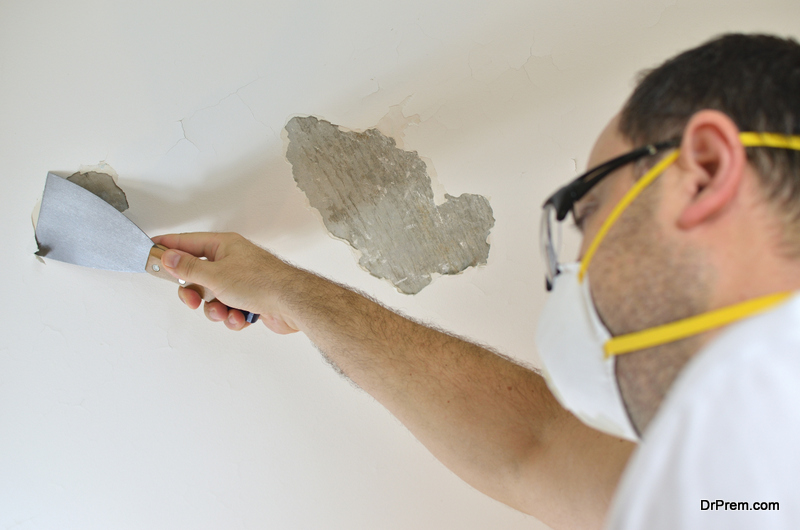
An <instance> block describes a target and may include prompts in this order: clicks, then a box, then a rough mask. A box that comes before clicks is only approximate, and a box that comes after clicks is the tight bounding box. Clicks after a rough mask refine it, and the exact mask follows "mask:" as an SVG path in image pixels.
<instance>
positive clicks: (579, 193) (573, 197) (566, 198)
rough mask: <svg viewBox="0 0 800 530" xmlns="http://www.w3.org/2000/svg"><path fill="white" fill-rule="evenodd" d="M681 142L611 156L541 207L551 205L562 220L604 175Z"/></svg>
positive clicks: (665, 143)
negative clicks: (614, 156)
mask: <svg viewBox="0 0 800 530" xmlns="http://www.w3.org/2000/svg"><path fill="white" fill-rule="evenodd" d="M680 143H681V140H680V138H677V139H674V140H667V141H664V142H658V143H655V144H649V145H645V146H643V147H639V148H637V149H634V150H633V151H630V152H628V153H625V154H624V155H620V156H618V157H616V158H612V159H611V160H609V161H608V162H603V163H602V164H600V165H599V166H595V167H593V168H592V169H590V170H588V171H586V172H585V173H583V174H582V175H580V176H578V177H576V178H575V179H574V180H573V181H572V182H570V183H569V184H566V185H564V186H562V187H561V188H559V189H558V190H557V191H556V192H555V193H553V194H552V195H551V196H550V197H548V198H547V200H546V201H544V204H543V205H542V208H543V209H546V208H547V207H548V206H551V207H553V208H554V209H555V211H556V220H558V221H563V220H564V219H565V218H566V217H567V214H569V213H570V212H571V211H572V208H573V207H574V206H575V203H576V202H578V201H579V200H581V199H582V198H583V197H584V196H585V195H586V194H587V193H589V190H591V189H592V188H593V187H595V186H596V185H597V184H598V183H599V182H600V181H601V180H603V179H604V178H605V177H607V176H608V175H610V174H611V173H613V172H614V171H616V170H617V169H619V168H621V167H622V166H624V165H626V164H631V163H633V162H636V161H637V160H640V159H642V158H644V157H646V156H652V155H655V154H658V152H659V151H663V150H664V149H672V148H675V147H678V146H679V145H680Z"/></svg>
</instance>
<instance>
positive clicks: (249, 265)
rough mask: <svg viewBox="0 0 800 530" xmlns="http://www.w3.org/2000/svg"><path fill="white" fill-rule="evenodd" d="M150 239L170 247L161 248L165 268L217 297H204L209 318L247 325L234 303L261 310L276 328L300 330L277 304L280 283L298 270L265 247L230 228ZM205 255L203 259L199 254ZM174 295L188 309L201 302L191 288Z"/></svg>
mask: <svg viewBox="0 0 800 530" xmlns="http://www.w3.org/2000/svg"><path fill="white" fill-rule="evenodd" d="M153 242H155V243H158V244H161V245H164V246H165V247H167V248H169V249H170V250H168V251H166V252H164V255H163V256H162V257H161V263H162V264H163V265H164V268H166V270H167V271H168V272H169V273H170V274H172V275H173V276H175V277H176V278H181V279H183V280H185V281H186V282H187V284H198V285H202V286H203V287H205V288H207V289H210V290H211V291H212V292H213V293H214V295H215V296H216V297H217V299H216V300H212V301H211V302H206V303H205V306H204V311H205V314H206V317H208V318H209V320H212V321H215V322H219V321H224V322H225V326H227V327H228V329H232V330H240V329H244V328H246V327H248V326H249V324H248V323H247V322H245V320H244V315H243V314H242V312H241V311H239V310H238V309H229V308H228V307H226V306H229V307H231V308H233V307H238V308H241V309H243V310H246V311H251V312H253V313H258V314H260V315H261V319H260V320H261V322H263V323H264V325H265V326H267V327H268V328H269V329H271V330H272V331H274V332H276V333H281V334H285V333H293V332H295V331H298V328H297V326H295V325H294V324H293V323H292V322H291V319H290V318H288V317H287V315H286V313H287V312H286V311H285V309H284V308H282V307H281V304H280V295H279V293H280V288H281V287H283V286H285V285H286V284H287V283H288V282H289V279H290V278H291V277H292V276H293V275H294V274H298V273H301V271H299V270H298V269H295V268H294V267H292V266H291V265H288V264H287V263H285V262H283V261H281V260H280V259H278V258H277V257H275V256H274V255H272V254H270V253H269V252H267V251H266V250H264V249H262V248H260V247H258V246H256V245H254V244H253V243H251V242H250V241H248V240H247V239H245V238H244V237H242V236H240V235H239V234H234V233H226V234H220V233H202V232H197V233H191V234H168V235H163V236H157V237H154V238H153ZM201 257H204V258H206V259H205V260H203V259H200V258H201ZM178 297H179V298H180V299H181V301H183V303H185V304H186V305H187V306H189V307H190V308H192V309H197V308H198V307H199V306H200V302H202V299H201V298H200V295H199V294H197V293H196V292H195V291H193V290H192V289H191V288H185V287H181V288H179V289H178Z"/></svg>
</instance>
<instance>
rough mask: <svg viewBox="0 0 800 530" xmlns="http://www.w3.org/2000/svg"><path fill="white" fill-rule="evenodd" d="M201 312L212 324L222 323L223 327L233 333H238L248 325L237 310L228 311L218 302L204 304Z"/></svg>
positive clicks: (228, 309)
mask: <svg viewBox="0 0 800 530" xmlns="http://www.w3.org/2000/svg"><path fill="white" fill-rule="evenodd" d="M203 312H204V313H205V314H206V317H207V318H208V319H209V320H211V321H212V322H223V321H224V322H225V327H227V328H228V329H231V330H234V331H239V330H240V329H244V328H246V327H247V326H249V325H250V324H248V323H247V322H246V321H245V319H244V315H243V314H242V312H241V311H239V310H238V309H230V308H228V306H226V305H225V304H223V303H222V302H220V301H218V300H212V301H211V302H206V304H205V305H204V306H203Z"/></svg>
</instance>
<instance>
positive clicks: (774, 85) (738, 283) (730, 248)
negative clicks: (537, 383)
mask: <svg viewBox="0 0 800 530" xmlns="http://www.w3.org/2000/svg"><path fill="white" fill-rule="evenodd" d="M741 131H760V132H776V133H783V134H787V135H792V134H800V45H798V44H797V43H796V42H794V41H790V40H783V39H777V38H774V37H768V36H761V35H751V36H747V35H727V36H723V37H720V38H718V39H715V40H713V41H711V42H708V43H706V44H704V45H702V46H700V47H698V48H695V49H693V50H689V51H687V52H684V53H682V54H680V55H678V56H677V57H675V58H673V59H670V60H669V61H667V62H666V63H664V64H663V65H661V66H660V67H658V68H656V69H654V70H652V71H650V72H649V73H647V74H646V75H645V76H644V77H643V78H642V79H641V81H640V83H639V85H638V86H637V88H636V90H635V91H634V93H633V94H632V95H631V97H630V99H629V100H628V102H627V103H626V104H625V106H624V107H623V110H622V112H621V113H620V115H619V116H617V117H615V118H614V119H613V120H612V121H611V123H610V124H609V126H608V127H607V128H606V129H605V130H604V131H603V133H602V134H601V136H600V138H599V139H598V142H597V144H596V146H595V148H594V150H593V152H592V156H591V158H590V162H589V165H590V166H593V165H595V164H599V163H602V162H604V161H606V160H608V159H610V158H613V157H615V156H618V155H620V154H622V153H624V152H627V151H629V150H631V149H632V148H634V147H639V146H641V145H645V144H650V143H655V142H659V141H663V140H670V139H679V140H680V156H679V158H678V159H677V160H676V162H675V163H674V164H673V165H672V166H671V167H670V168H668V169H667V171H665V172H664V174H663V175H662V176H661V177H659V178H658V179H656V181H655V182H654V183H653V184H651V185H650V186H649V187H648V188H646V189H645V191H644V192H643V193H642V194H641V195H640V196H638V197H637V198H636V199H635V200H634V202H633V203H632V204H631V205H630V206H629V207H628V208H627V209H626V210H625V212H624V213H623V214H622V216H621V217H620V218H619V220H618V221H617V222H616V223H615V225H614V226H613V227H612V229H611V231H610V232H609V233H608V235H607V236H606V238H605V239H604V240H603V242H602V244H601V245H600V247H599V248H598V251H597V253H596V254H595V256H594V258H593V260H592V262H591V265H590V266H589V274H590V277H591V288H592V295H593V298H594V301H595V305H596V307H597V310H598V313H599V314H600V316H601V318H602V319H603V321H604V323H605V324H606V326H607V327H608V328H609V330H611V332H612V333H613V334H615V335H617V334H624V333H630V332H633V331H639V330H642V329H646V328H650V327H654V326H657V325H660V324H665V323H668V322H672V321H675V320H678V319H681V318H686V317H689V316H693V315H696V314H699V313H702V312H704V311H707V310H710V309H714V308H717V307H722V306H724V305H729V304H732V303H735V302H738V301H742V300H745V299H749V298H753V297H755V296H759V295H761V294H766V293H769V292H774V291H777V290H786V289H792V288H798V287H800V267H798V264H797V263H796V261H795V260H794V258H796V257H797V256H800V152H796V151H789V150H784V149H771V148H748V149H746V148H744V147H743V146H742V144H741V142H740V140H739V136H738V134H739V132H741ZM658 158H659V157H658V156H653V157H647V158H645V159H644V160H643V161H642V162H640V163H638V164H636V165H634V166H627V167H624V168H622V169H620V170H618V171H616V172H615V174H612V175H610V176H609V177H607V178H606V179H605V180H604V181H603V182H601V183H600V184H599V185H598V186H596V187H595V188H594V189H593V190H592V191H591V192H590V193H589V194H588V195H587V196H586V197H584V198H583V199H582V200H580V201H579V202H578V203H577V204H576V208H575V214H576V216H577V217H578V218H580V219H582V224H583V228H584V247H583V249H582V252H585V251H586V246H587V245H588V244H589V243H590V242H591V241H592V239H593V238H594V234H595V233H596V232H597V230H598V229H599V227H600V225H601V224H602V222H603V220H604V219H605V218H606V217H607V216H608V214H609V213H610V211H611V209H613V207H614V206H615V205H616V203H617V202H618V201H619V199H620V198H621V197H622V196H623V195H624V194H625V192H627V191H628V189H630V187H631V186H632V185H633V183H634V182H635V180H636V179H637V178H638V177H640V176H641V175H642V173H643V172H644V170H645V169H646V168H647V167H649V166H652V164H653V163H655V161H656V160H657V159H658ZM709 338H710V333H706V334H704V335H700V336H696V337H693V338H690V339H685V340H683V341H679V342H675V343H671V344H668V345H664V346H660V347H657V348H651V349H649V350H643V351H640V352H635V353H629V354H626V355H622V356H620V357H618V358H617V364H616V366H617V378H618V381H619V384H620V389H621V390H622V394H623V397H624V399H625V402H626V405H627V407H628V410H629V412H630V414H631V417H632V419H633V421H634V424H635V425H636V426H637V428H638V429H639V430H640V431H641V430H643V429H644V427H645V426H646V425H647V424H648V423H649V421H650V419H651V418H652V416H653V415H654V414H655V412H656V410H657V407H658V405H659V404H660V402H661V400H662V399H663V397H664V395H665V393H666V391H667V390H668V389H669V387H670V386H671V384H672V382H673V381H674V378H675V377H676V376H677V374H678V373H679V371H680V370H681V369H682V368H683V366H684V365H685V363H686V362H687V360H688V359H689V358H691V356H692V355H694V353H696V352H697V350H698V349H699V348H700V346H702V344H703V343H704V342H705V341H707V340H708V339H709Z"/></svg>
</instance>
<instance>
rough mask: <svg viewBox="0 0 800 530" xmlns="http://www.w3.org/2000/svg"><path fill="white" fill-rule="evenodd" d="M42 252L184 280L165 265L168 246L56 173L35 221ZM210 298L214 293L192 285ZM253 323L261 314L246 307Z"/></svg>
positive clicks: (102, 266)
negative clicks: (169, 270) (153, 238)
mask: <svg viewBox="0 0 800 530" xmlns="http://www.w3.org/2000/svg"><path fill="white" fill-rule="evenodd" d="M36 241H37V242H38V243H39V252H37V254H38V255H39V256H43V257H47V258H50V259H54V260H58V261H64V262H66V263H73V264H75V265H82V266H84V267H92V268H95V269H105V270H110V271H120V272H147V273H149V274H151V275H153V276H156V277H158V278H162V279H165V280H169V281H171V282H175V283H180V284H181V285H183V280H180V281H179V280H176V279H175V277H174V276H172V275H171V274H170V273H169V272H167V271H166V270H165V269H164V268H163V267H162V266H161V255H162V254H163V253H164V251H165V250H167V248H166V247H164V246H161V245H156V244H154V243H153V241H152V240H151V239H150V238H149V237H147V234H145V233H144V232H142V230H141V229H140V228H139V227H138V226H136V225H135V224H134V223H133V221H131V220H130V219H128V218H127V217H125V216H124V215H122V213H121V212H119V211H117V209H116V208H114V207H113V206H111V205H110V204H108V203H107V202H106V201H104V200H103V199H101V198H100V197H98V196H97V195H95V194H94V193H92V192H90V191H88V190H85V189H83V188H82V187H80V186H78V185H77V184H75V183H73V182H70V181H68V180H67V179H65V178H61V177H59V176H57V175H54V174H53V173H48V174H47V181H46V183H45V186H44V194H43V195H42V205H41V208H40V210H39V219H38V222H37V223H36ZM187 287H189V288H191V289H193V290H195V291H197V292H198V294H200V296H201V297H202V298H203V300H205V301H206V302H210V301H211V300H213V299H214V293H212V292H211V291H209V290H207V289H204V288H203V287H202V286H200V285H189V286H187ZM242 313H244V317H245V320H247V322H250V323H253V322H256V321H257V320H258V315H257V314H255V313H250V312H249V311H242Z"/></svg>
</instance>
